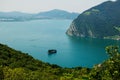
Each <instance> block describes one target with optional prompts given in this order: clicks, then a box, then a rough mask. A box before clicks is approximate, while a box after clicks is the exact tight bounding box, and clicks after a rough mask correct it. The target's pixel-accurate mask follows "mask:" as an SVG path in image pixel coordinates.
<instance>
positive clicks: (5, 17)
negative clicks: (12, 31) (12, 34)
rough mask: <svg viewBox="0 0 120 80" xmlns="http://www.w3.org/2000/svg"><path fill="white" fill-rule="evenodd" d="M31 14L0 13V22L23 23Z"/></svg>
mask: <svg viewBox="0 0 120 80" xmlns="http://www.w3.org/2000/svg"><path fill="white" fill-rule="evenodd" d="M32 16H33V14H28V13H22V12H17V11H13V12H0V21H21V20H22V21H23V20H28V19H30V18H31V17H32Z"/></svg>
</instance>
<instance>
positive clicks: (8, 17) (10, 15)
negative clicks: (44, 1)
mask: <svg viewBox="0 0 120 80" xmlns="http://www.w3.org/2000/svg"><path fill="white" fill-rule="evenodd" d="M78 15H79V14H78V13H70V12H67V11H64V10H58V9H54V10H51V11H46V12H40V13H37V14H28V13H22V12H16V11H14V12H0V21H26V20H37V19H75V18H76V17H77V16H78Z"/></svg>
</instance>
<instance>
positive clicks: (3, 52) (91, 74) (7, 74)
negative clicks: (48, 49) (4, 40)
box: [0, 44, 120, 80]
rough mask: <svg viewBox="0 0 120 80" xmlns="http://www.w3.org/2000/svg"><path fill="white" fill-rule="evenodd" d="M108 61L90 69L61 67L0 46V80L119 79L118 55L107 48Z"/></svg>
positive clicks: (119, 53) (115, 47) (119, 62)
mask: <svg viewBox="0 0 120 80" xmlns="http://www.w3.org/2000/svg"><path fill="white" fill-rule="evenodd" d="M106 51H107V52H108V55H109V56H110V58H109V59H108V60H106V61H104V62H103V63H101V64H98V65H95V66H94V67H93V68H91V69H89V68H82V67H76V68H62V67H60V66H58V65H55V64H49V63H44V62H42V61H39V60H36V59H34V58H33V57H32V56H30V55H28V54H25V53H22V52H20V51H16V50H14V49H12V48H9V47H8V46H6V45H3V44H0V80H119V79H120V52H119V47H118V46H108V47H106Z"/></svg>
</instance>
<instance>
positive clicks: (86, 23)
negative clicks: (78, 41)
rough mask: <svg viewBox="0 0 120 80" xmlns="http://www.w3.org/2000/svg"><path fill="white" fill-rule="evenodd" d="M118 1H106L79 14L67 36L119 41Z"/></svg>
mask: <svg viewBox="0 0 120 80" xmlns="http://www.w3.org/2000/svg"><path fill="white" fill-rule="evenodd" d="M119 9H120V0H117V1H116V2H112V1H107V2H104V3H102V4H100V5H98V6H95V7H93V8H91V9H89V10H87V11H85V12H83V13H82V14H80V15H79V16H78V17H77V18H76V19H75V20H74V21H73V22H72V24H71V25H70V28H69V29H68V30H67V34H68V35H71V36H78V37H92V38H108V39H109V38H112V39H120V36H119V35H120V10H119Z"/></svg>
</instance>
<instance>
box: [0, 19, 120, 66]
mask: <svg viewBox="0 0 120 80" xmlns="http://www.w3.org/2000/svg"><path fill="white" fill-rule="evenodd" d="M71 22H72V21H71V20H36V21H28V22H27V21H26V22H0V43H3V44H6V45H8V46H10V47H12V48H14V49H16V50H20V51H22V52H25V53H29V54H30V55H32V56H33V57H34V58H36V59H39V60H42V61H44V62H49V63H51V64H58V65H60V66H62V67H76V66H82V67H92V66H93V65H95V64H99V63H101V62H103V61H104V60H106V59H107V57H108V56H107V54H106V52H105V46H107V45H116V44H117V45H118V44H119V43H120V42H119V41H114V40H103V39H91V38H74V37H69V36H67V35H66V34H65V32H66V30H67V29H68V27H69V25H70V23H71ZM49 49H56V50H57V51H58V52H57V54H53V55H48V54H47V51H48V50H49Z"/></svg>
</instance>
